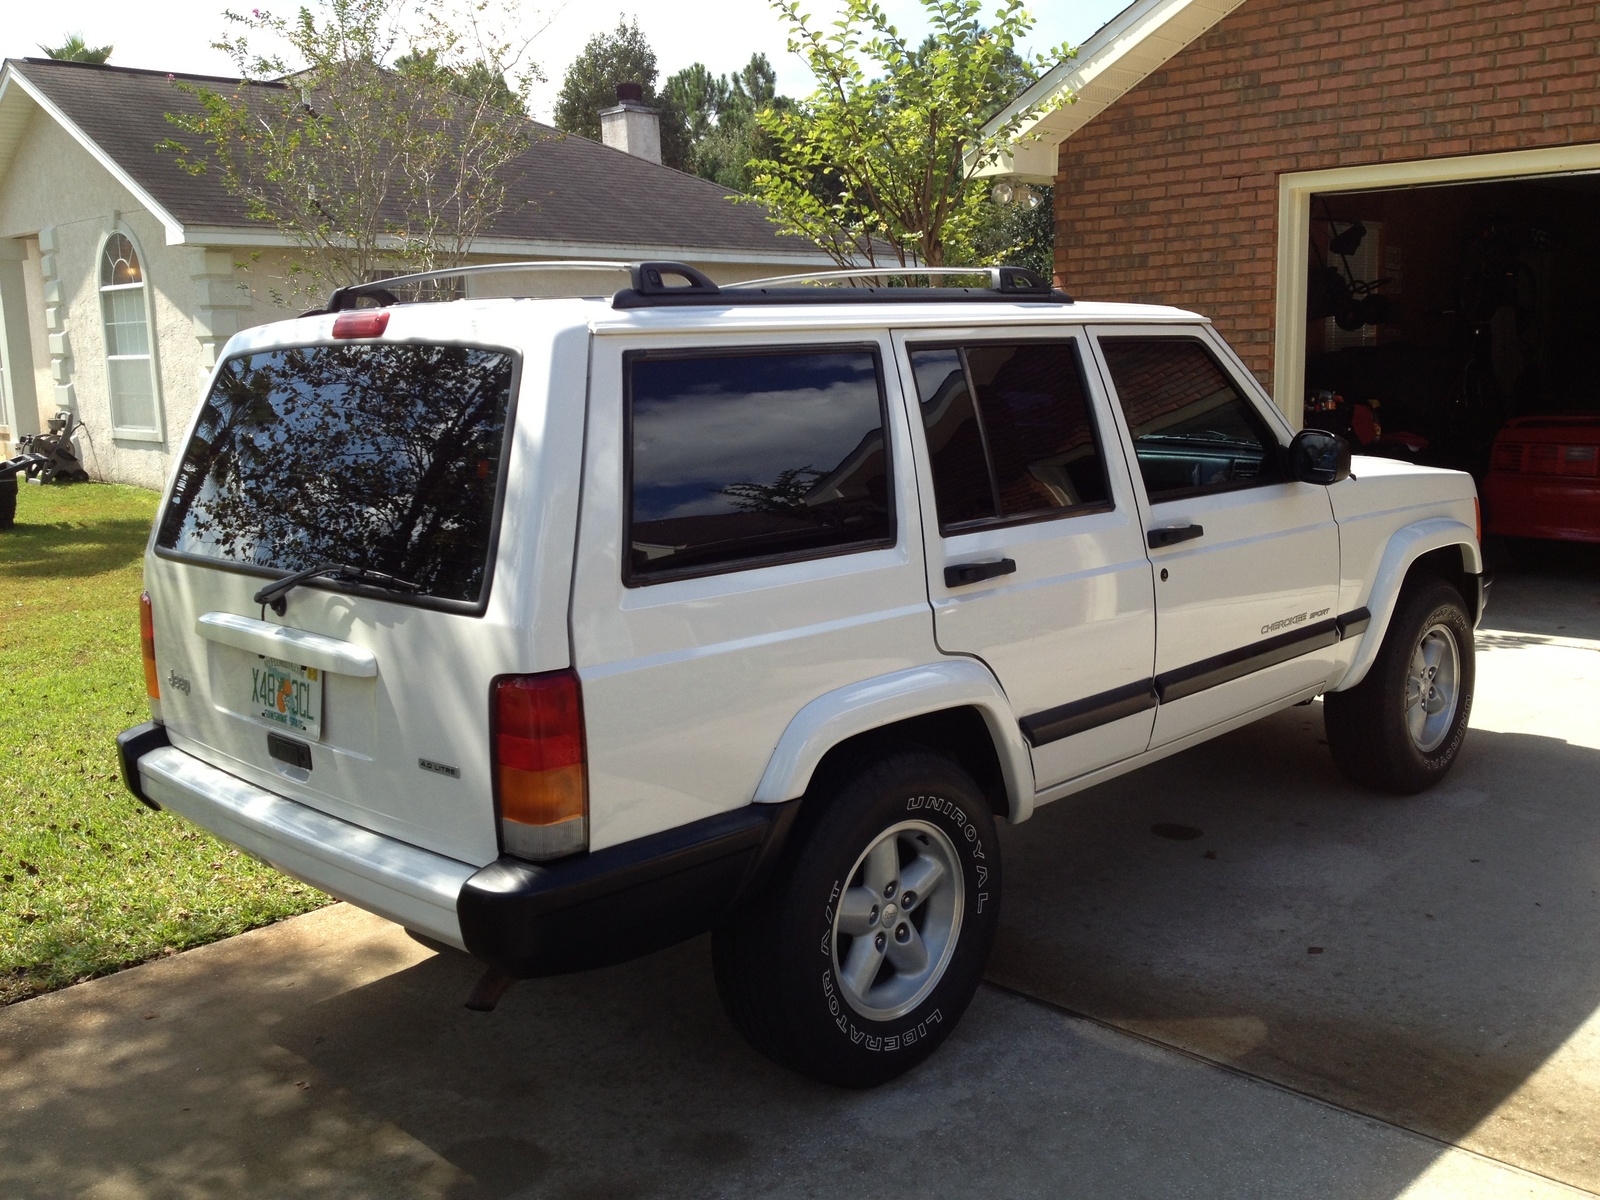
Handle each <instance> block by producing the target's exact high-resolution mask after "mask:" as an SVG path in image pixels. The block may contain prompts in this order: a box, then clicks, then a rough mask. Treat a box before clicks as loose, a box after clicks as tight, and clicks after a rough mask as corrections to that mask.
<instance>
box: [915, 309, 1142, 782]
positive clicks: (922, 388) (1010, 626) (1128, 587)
mask: <svg viewBox="0 0 1600 1200" xmlns="http://www.w3.org/2000/svg"><path fill="white" fill-rule="evenodd" d="M896 342H897V349H898V352H899V354H900V356H901V370H902V373H903V374H904V376H905V378H906V379H908V380H911V381H912V382H913V389H914V393H915V396H916V403H915V404H914V405H913V406H912V410H911V411H912V412H913V413H914V414H915V415H916V420H915V422H914V423H915V425H916V426H917V433H916V436H917V437H918V439H919V441H920V447H919V448H920V449H921V450H922V451H923V452H922V453H919V455H918V471H919V479H920V481H921V484H920V486H921V491H922V496H923V508H924V523H925V525H926V527H927V530H928V533H927V543H928V579H927V586H928V594H929V596H930V597H931V599H932V602H933V610H934V631H935V636H936V637H937V639H938V643H939V648H940V650H942V651H943V652H944V653H946V654H965V655H971V656H972V657H974V658H978V659H981V660H982V661H983V662H985V663H987V664H988V665H989V667H990V669H991V670H993V671H994V673H995V675H996V676H997V677H998V678H999V680H1000V683H1001V685H1002V686H1003V687H1004V688H1005V691H1006V695H1007V697H1008V698H1009V699H1010V701H1011V705H1012V709H1013V711H1014V712H1015V713H1016V716H1017V718H1018V720H1019V722H1020V723H1021V726H1022V729H1023V733H1024V735H1025V736H1026V738H1027V740H1028V742H1029V743H1030V745H1031V746H1032V753H1033V762H1034V773H1035V776H1036V778H1037V780H1038V783H1039V786H1040V787H1041V788H1043V787H1048V786H1050V785H1052V784H1056V783H1060V782H1062V781H1064V780H1067V779H1070V778H1072V777H1074V776H1077V775H1082V774H1084V773H1086V772H1088V771H1092V770H1094V769H1096V768H1098V767H1102V766H1106V765H1108V764H1110V763H1114V762H1116V761H1118V760H1120V759H1124V758H1127V757H1129V756H1130V755H1134V754H1138V753H1140V752H1141V751H1143V750H1144V749H1145V747H1146V745H1147V744H1148V742H1149V740H1150V730H1151V722H1152V718H1153V715H1154V707H1155V700H1154V697H1153V694H1152V691H1151V681H1150V676H1151V665H1152V660H1153V658H1154V651H1155V614H1154V600H1153V596H1152V591H1151V575H1150V563H1149V561H1148V560H1147V559H1146V557H1145V552H1144V545H1143V526H1142V524H1141V521H1140V513H1139V510H1138V507H1137V505H1136V503H1135V501H1134V496H1133V487H1132V480H1131V477H1130V475H1129V472H1128V469H1127V463H1126V460H1125V458H1124V456H1123V454H1122V452H1121V448H1120V446H1119V445H1118V441H1117V435H1116V429H1115V426H1114V425H1113V424H1112V422H1111V415H1110V412H1109V409H1108V407H1107V404H1106V399H1105V396H1104V394H1103V393H1102V392H1101V391H1100V389H1099V388H1098V387H1097V386H1096V385H1097V383H1098V380H1097V378H1096V376H1095V374H1094V372H1093V371H1092V370H1087V369H1086V367H1087V366H1088V360H1087V349H1086V345H1085V338H1084V336H1083V334H1082V332H1081V330H1077V329H1073V328H1068V327H1055V328H1046V329H1040V328H1039V327H1037V326H1034V327H1021V328H1018V329H1015V330H996V329H982V330H968V331H961V332H958V333H956V334H955V335H953V336H945V335H943V334H942V333H941V335H940V336H938V337H936V338H930V337H928V336H926V335H918V334H915V333H906V334H899V335H896Z"/></svg>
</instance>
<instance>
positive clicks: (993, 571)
mask: <svg viewBox="0 0 1600 1200" xmlns="http://www.w3.org/2000/svg"><path fill="white" fill-rule="evenodd" d="M1016 569H1017V562H1016V559H1013V558H999V559H996V560H995V561H994V562H974V563H959V564H957V565H956V566H953V567H946V568H945V569H944V585H945V587H951V588H955V587H966V586H967V584H969V583H981V582H982V581H983V580H985V579H993V578H994V577H995V576H996V575H1010V574H1011V573H1012V572H1014V571H1015V570H1016Z"/></svg>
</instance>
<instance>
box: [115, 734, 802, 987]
mask: <svg viewBox="0 0 1600 1200" xmlns="http://www.w3.org/2000/svg"><path fill="white" fill-rule="evenodd" d="M117 748H118V752H119V756H120V758H121V761H122V771H123V779H124V781H125V782H126V784H127V786H128V790H129V791H130V792H132V793H133V795H134V796H135V797H136V798H138V799H139V800H140V801H142V802H143V803H145V804H148V805H150V806H151V807H152V808H162V809H168V810H170V811H172V812H175V813H177V814H179V815H180V816H183V817H186V818H188V819H189V820H190V821H193V822H194V823H195V824H196V825H199V826H201V827H202V828H204V829H208V830H210V831H211V832H212V833H214V834H216V835H217V836H218V837H220V838H222V839H223V840H224V841H226V842H230V843H232V844H233V845H235V846H238V847H239V848H240V849H241V850H244V851H245V852H246V853H248V854H251V855H253V856H254V857H256V858H259V859H262V860H263V861H265V862H268V863H271V864H272V865H273V866H274V867H277V868H278V869H279V870H280V871H283V872H284V873H285V874H288V875H293V876H294V877H295V878H296V879H301V880H304V881H305V882H306V883H309V884H311V885H312V886H313V887H318V888H321V889H322V890H323V891H326V892H329V893H331V894H333V895H335V896H338V897H339V898H340V899H342V900H348V901H350V902H351V903H352V904H355V905H357V906H358V907H361V908H365V909H368V910H369V911H371V912H375V913H377V914H379V915H380V916H384V917H387V918H389V919H390V920H392V921H397V922H399V923H400V924H402V925H404V926H406V927H407V928H409V929H414V930H416V931H417V932H419V933H424V934H427V935H428V936H430V937H433V938H435V939H437V940H439V941H442V942H445V943H448V944H449V945H452V946H457V947H459V948H462V949H465V950H468V951H470V952H471V953H472V954H473V955H474V956H475V957H477V958H479V959H481V960H482V961H483V962H485V963H487V964H488V965H490V966H492V967H495V968H496V969H498V970H501V971H504V972H505V973H506V974H508V975H513V976H516V977H517V978H522V979H528V978H533V977H535V976H540V975H557V974H562V973H565V972H568V971H580V970H586V969H588V968H590V967H599V966H606V965H608V964H611V963H616V962H622V961H625V960H626V959H629V958H636V957H638V956H639V955H641V954H648V953H650V952H651V951H653V950H659V949H661V948H662V947H664V946H669V945H672V944H673V943H674V942H679V941H682V940H683V939H685V938H690V937H694V936H695V935H696V934H699V933H703V932H704V931H705V930H707V929H709V928H710V927H711V926H712V925H713V924H715V923H716V921H717V919H718V917H720V916H721V915H722V914H723V913H724V912H725V911H726V910H727V908H728V906H729V905H730V904H732V903H733V902H734V900H735V899H737V898H738V896H739V895H741V894H743V893H744V892H746V891H748V890H750V889H752V888H754V887H756V886H758V885H759V884H760V882H761V880H762V879H763V878H764V876H765V874H766V872H767V870H768V869H769V868H770V866H771V864H772V861H773V860H774V858H775V857H776V855H777V852H778V850H779V849H780V848H781V846H782V844H783V841H784V838H785V837H786V836H787V834H788V831H789V827H790V826H791V824H792V823H793V820H794V816H795V813H796V811H797V810H798V807H799V802H798V801H791V802H789V803H787V804H752V805H747V806H746V807H744V808H740V809H736V810H734V811H733V812H728V813H720V814H718V815H717V816H714V817H708V818H706V819H705V820H703V821H696V822H694V823H692V824H689V825H683V826H680V827H678V828H676V829H671V830H668V831H666V832H665V833H660V834H655V835H652V836H651V837H646V838H640V839H638V840H636V841H632V842H625V843H623V844H622V845H619V846H612V847H609V848H607V849H605V850H597V851H595V852H593V853H591V854H581V855H574V856H573V857H571V858H565V859H560V860H558V861H555V862H550V863H529V862H523V861H522V860H520V859H515V858H510V857H503V858H500V859H499V860H497V861H495V862H493V863H490V864H489V865H488V866H486V867H482V868H479V867H476V866H474V865H472V864H470V863H464V862H458V861H457V860H455V859H452V858H446V857H444V856H443V855H439V854H434V853H432V852H431V851H428V850H423V849H421V848H420V847H417V846H412V845H410V844H408V843H406V842H401V841H397V840H396V839H394V838H390V837H385V836H383V835H382V834H377V833H373V832H372V831H371V830H369V829H363V828H361V827H360V826H358V825H353V824H351V823H350V822H348V821H342V820H340V819H339V818H337V817H331V816H329V815H328V814H326V813H323V812H319V811H317V810H316V809H313V808H309V807H307V806H306V805H304V804H300V803H297V802H296V801H293V800H288V799H285V798H284V797H282V796H279V795H276V794H275V793H273V792H269V791H267V790H266V789H264V788H259V787H256V786H255V785H254V784H250V783H246V782H245V781H244V780H242V779H239V778H237V777H236V776H233V775H230V774H228V773H227V772H226V771H222V770H219V769H218V768H216V767H213V766H211V765H209V764H208V763H205V762H202V761H201V760H200V759H198V758H196V757H194V755H192V754H188V753H186V752H184V751H182V750H179V749H177V748H176V747H174V746H172V745H171V744H169V743H168V741H167V736H166V730H165V729H164V728H163V727H162V726H160V725H155V724H147V725H141V726H137V727H135V728H133V729H130V730H127V731H126V732H125V733H122V734H120V735H119V736H118V738H117Z"/></svg>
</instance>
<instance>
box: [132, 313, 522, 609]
mask: <svg viewBox="0 0 1600 1200" xmlns="http://www.w3.org/2000/svg"><path fill="white" fill-rule="evenodd" d="M513 366H514V363H513V358H512V356H511V355H510V354H509V353H506V352H504V351H496V350H475V349H467V348H464V347H458V346H416V345H375V344H372V343H365V344H361V345H346V346H302V347H295V348H292V349H285V350H271V351H267V352H264V353H261V354H250V355H244V356H241V357H238V358H232V359H229V360H228V361H227V362H226V363H224V364H223V367H222V371H221V373H220V374H219V375H218V376H217V381H216V384H215V385H214V386H213V387H212V389H211V394H210V395H209V396H207V397H206V401H205V405H204V407H203V409H202V411H201V413H200V419H199V422H198V423H197V424H196V426H195V431H194V436H193V437H191V438H190V439H189V446H188V449H187V450H186V451H185V452H184V456H183V462H182V464H181V465H180V466H179V468H178V477H177V482H176V483H175V484H174V486H173V490H172V499H171V501H170V502H169V503H168V505H167V507H166V510H165V511H164V512H163V513H162V515H161V530H160V533H159V535H158V536H157V539H156V545H157V546H158V547H160V548H162V549H164V550H171V551H175V552H177V553H179V554H184V555H192V556H195V557H199V558H207V559H217V560H221V561H225V562H230V563H237V564H239V565H241V566H248V567H259V568H264V569H268V570H272V571H285V572H287V571H300V570H304V569H306V568H307V567H312V566H316V565H319V564H322V563H343V564H348V565H351V566H357V567H364V568H366V569H368V570H375V571H382V572H384V573H386V574H389V575H393V576H396V577H398V578H399V579H402V580H407V581H409V582H411V583H414V584H416V585H417V591H416V593H415V594H416V595H418V596H425V597H432V598H434V599H437V600H452V601H467V602H469V603H475V602H477V601H478V600H480V599H481V598H482V596H483V593H484V589H485V585H486V581H487V579H488V571H489V553H490V549H491V538H492V534H493V527H494V517H495V513H496V510H497V507H498V505H497V496H498V491H499V486H500V474H501V472H500V463H501V458H502V456H503V454H504V451H505V441H506V438H505V430H506V411H507V407H508V405H509V403H510V399H511V387H512V371H513Z"/></svg>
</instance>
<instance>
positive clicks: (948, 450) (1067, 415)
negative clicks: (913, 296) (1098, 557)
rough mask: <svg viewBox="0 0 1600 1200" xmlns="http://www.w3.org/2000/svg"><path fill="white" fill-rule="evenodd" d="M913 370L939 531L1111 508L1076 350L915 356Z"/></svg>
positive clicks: (1014, 348) (947, 351)
mask: <svg viewBox="0 0 1600 1200" xmlns="http://www.w3.org/2000/svg"><path fill="white" fill-rule="evenodd" d="M911 364H912V369H913V372H914V374H915V376H916V381H917V394H918V398H919V399H920V401H921V404H922V419H923V426H924V428H925V429H926V431H927V438H928V450H929V455H930V457H931V459H932V464H931V465H932V471H933V486H934V499H935V502H936V504H937V506H938V509H939V525H940V528H942V529H946V530H948V529H951V528H954V527H960V526H963V525H968V524H971V523H973V522H975V521H986V520H987V521H999V520H1016V519H1026V518H1028V517H1035V516H1053V515H1059V514H1060V513H1063V512H1069V511H1072V510H1074V509H1081V508H1085V507H1098V506H1101V505H1104V504H1107V503H1109V502H1110V498H1111V493H1110V489H1109V487H1108V486H1107V483H1106V474H1105V466H1104V461H1103V459H1102V456H1101V453H1100V445H1099V441H1098V439H1097V437H1096V434H1095V428H1094V422H1093V419H1092V418H1091V416H1090V414H1089V401H1088V397H1087V395H1086V394H1085V391H1084V383H1083V371H1082V367H1081V365H1080V363H1079V360H1078V348H1077V345H1076V343H1074V342H1070V341H1061V342H1043V341H1037V342H1020V343H1004V344H1002V343H994V342H983V343H975V344H973V345H970V346H965V347H960V348H945V347H939V348H917V349H913V350H912V352H911Z"/></svg>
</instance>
